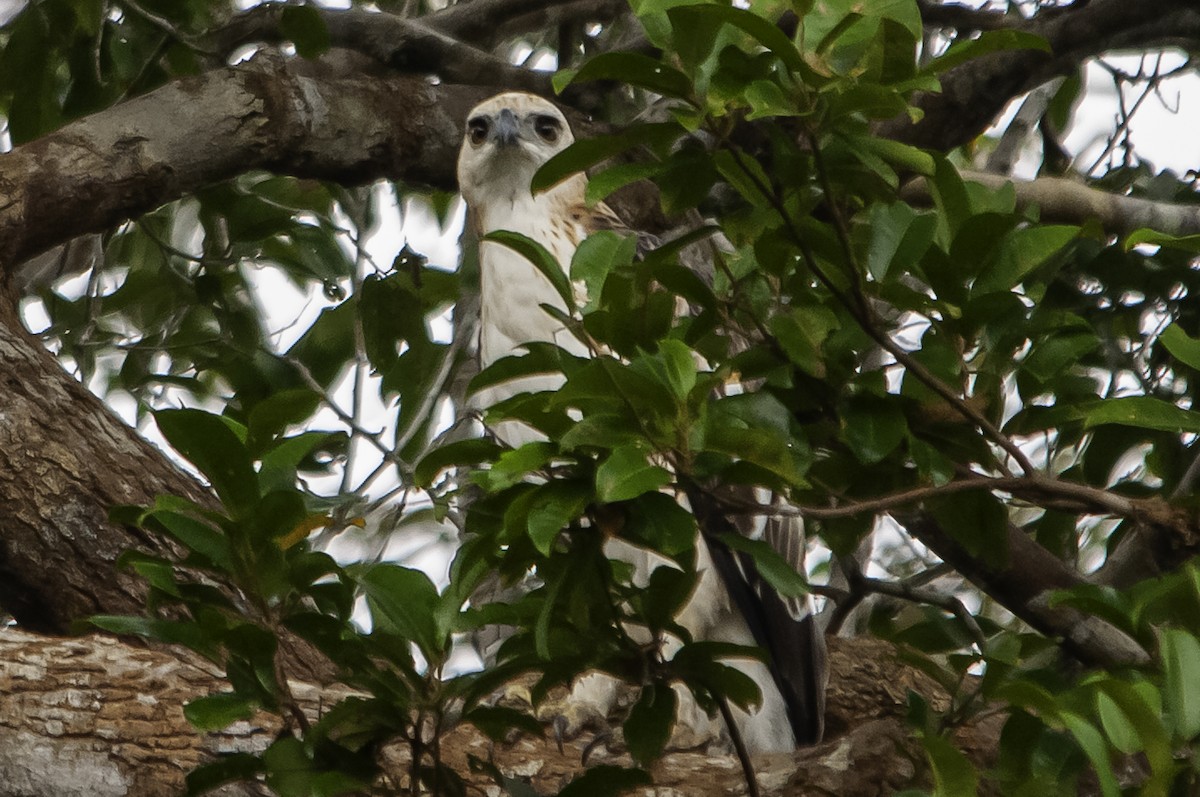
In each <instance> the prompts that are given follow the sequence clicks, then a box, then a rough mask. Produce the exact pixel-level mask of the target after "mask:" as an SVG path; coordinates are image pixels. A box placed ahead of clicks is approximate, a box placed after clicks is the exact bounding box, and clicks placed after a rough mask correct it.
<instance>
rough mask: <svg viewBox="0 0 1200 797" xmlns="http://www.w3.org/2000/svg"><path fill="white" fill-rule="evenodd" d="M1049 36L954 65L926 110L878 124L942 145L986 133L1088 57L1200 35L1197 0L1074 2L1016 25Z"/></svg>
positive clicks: (906, 137) (891, 134) (924, 98)
mask: <svg viewBox="0 0 1200 797" xmlns="http://www.w3.org/2000/svg"><path fill="white" fill-rule="evenodd" d="M1014 28H1015V29H1018V30H1024V31H1027V32H1029V33H1033V34H1036V35H1038V36H1041V37H1042V38H1044V39H1045V40H1046V41H1047V42H1048V43H1049V45H1050V52H1049V53H1046V52H1042V51H1040V50H1015V51H1007V52H998V53H992V54H990V55H986V56H983V57H981V58H977V59H975V60H972V61H969V62H967V63H965V64H962V65H960V66H958V67H955V68H953V69H950V70H949V71H948V72H946V73H945V74H943V75H942V76H941V82H942V91H941V92H940V93H937V94H929V93H925V94H920V95H918V96H917V97H916V98H915V104H916V105H917V107H918V108H920V109H921V111H922V112H923V113H924V117H923V118H922V119H921V120H920V121H919V122H916V123H913V122H912V121H911V120H910V119H909V117H908V116H907V115H905V116H903V117H898V118H896V119H893V120H891V121H889V122H886V123H884V124H882V125H880V126H879V128H878V129H877V132H878V133H879V134H880V135H882V136H884V137H885V138H894V139H897V140H900V141H905V142H907V143H909V144H915V145H917V146H920V147H925V148H928V149H932V150H938V151H941V152H945V151H947V150H950V149H953V148H954V147H956V146H959V145H961V144H964V143H966V142H968V141H970V140H971V139H973V138H974V137H975V136H977V135H979V134H980V133H982V132H983V131H984V130H985V129H987V126H988V125H989V124H991V122H992V120H993V119H994V118H995V117H996V115H997V114H998V113H999V112H1000V111H1001V110H1002V109H1003V108H1004V106H1005V104H1007V103H1008V101H1009V100H1011V99H1012V98H1013V97H1016V96H1018V95H1019V94H1021V93H1023V92H1026V91H1029V90H1030V89H1032V88H1033V87H1034V86H1037V85H1039V84H1041V83H1043V82H1045V81H1047V80H1049V79H1050V78H1053V77H1056V76H1059V75H1067V74H1070V73H1072V72H1074V71H1075V70H1076V69H1078V68H1079V64H1081V63H1082V62H1083V61H1084V60H1085V59H1086V58H1088V57H1090V56H1095V55H1100V54H1102V53H1105V52H1112V51H1115V50H1124V49H1138V50H1145V49H1151V48H1155V47H1170V46H1181V45H1185V44H1190V45H1192V46H1194V45H1195V44H1196V42H1197V41H1200V7H1198V6H1197V5H1196V4H1195V3H1194V2H1192V0H1139V2H1136V3H1131V2H1128V0H1092V1H1091V2H1077V3H1075V4H1074V5H1072V6H1071V7H1070V8H1069V10H1064V11H1062V12H1060V13H1055V14H1049V15H1048V14H1039V15H1038V16H1036V17H1034V18H1033V19H1031V20H1029V21H1028V22H1025V23H1024V24H1020V25H1016V26H1014Z"/></svg>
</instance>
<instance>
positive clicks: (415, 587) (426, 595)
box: [360, 563, 447, 662]
mask: <svg viewBox="0 0 1200 797" xmlns="http://www.w3.org/2000/svg"><path fill="white" fill-rule="evenodd" d="M360 583H361V584H362V587H363V592H364V593H365V594H366V597H367V605H368V606H369V607H370V609H371V619H372V620H373V621H374V623H375V628H377V629H380V630H383V631H387V632H389V633H393V634H397V635H399V636H401V637H403V638H404V639H408V640H411V641H412V642H415V643H416V644H417V647H419V648H420V649H421V653H422V654H423V655H424V656H425V658H426V659H427V660H428V661H430V662H437V661H441V660H442V658H443V657H444V655H445V647H446V644H447V639H446V636H445V630H444V629H439V628H438V627H437V623H436V620H435V616H434V612H435V610H436V609H437V607H438V592H437V587H435V586H434V585H433V582H432V581H430V580H429V576H427V575H425V574H424V573H422V572H421V571H420V570H414V569H412V568H409V567H400V566H399V565H393V564H387V563H383V564H377V565H372V566H370V567H369V568H367V570H366V572H365V573H364V574H363V576H362V578H361V579H360Z"/></svg>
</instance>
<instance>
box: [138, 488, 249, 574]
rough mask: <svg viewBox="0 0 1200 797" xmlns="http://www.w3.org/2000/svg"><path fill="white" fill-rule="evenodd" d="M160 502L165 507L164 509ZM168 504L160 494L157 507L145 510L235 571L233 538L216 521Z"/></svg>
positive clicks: (189, 544)
mask: <svg viewBox="0 0 1200 797" xmlns="http://www.w3.org/2000/svg"><path fill="white" fill-rule="evenodd" d="M160 506H163V508H161V509H160V508H159V507H160ZM168 506H169V504H167V505H164V504H163V502H162V500H161V497H160V499H158V500H157V501H156V503H155V506H154V508H152V509H151V510H150V511H149V512H147V513H146V514H145V519H147V520H149V519H153V520H154V521H156V522H158V523H160V524H162V527H163V528H164V529H166V531H167V533H168V534H170V535H171V536H172V537H174V538H175V539H177V540H179V542H181V543H183V544H184V545H185V546H186V547H187V548H188V549H189V550H191V551H195V552H196V553H198V554H200V555H201V556H203V557H204V558H206V559H208V560H209V561H210V562H212V563H213V565H215V566H216V567H219V568H221V569H222V570H224V571H225V572H231V571H232V569H233V558H232V554H231V551H230V547H229V538H228V537H226V536H225V534H224V533H223V532H222V531H221V530H219V529H217V528H214V527H213V526H212V525H210V524H208V523H205V522H204V521H202V520H199V519H197V518H195V517H193V516H191V515H188V514H184V513H182V512H178V511H175V510H174V509H172V508H167V507H168Z"/></svg>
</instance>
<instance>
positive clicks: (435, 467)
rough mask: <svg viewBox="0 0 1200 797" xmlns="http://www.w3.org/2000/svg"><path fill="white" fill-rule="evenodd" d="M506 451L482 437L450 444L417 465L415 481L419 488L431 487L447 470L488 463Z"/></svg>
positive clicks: (438, 449)
mask: <svg viewBox="0 0 1200 797" xmlns="http://www.w3.org/2000/svg"><path fill="white" fill-rule="evenodd" d="M504 450H505V448H504V446H501V445H497V444H496V443H495V442H493V441H491V440H487V439H485V438H482V437H477V438H471V439H469V440H458V441H456V442H453V443H449V444H448V445H444V446H442V447H441V448H437V449H434V450H433V451H431V452H429V454H427V455H426V456H425V457H424V458H423V459H422V460H421V461H420V462H418V463H417V467H416V468H415V469H414V470H413V481H414V482H415V483H416V485H417V486H418V487H429V486H430V485H432V484H433V480H434V479H435V478H436V477H437V475H438V474H439V473H441V472H442V471H443V470H445V469H446V468H450V467H454V466H455V465H476V464H478V463H480V462H487V461H489V460H492V459H495V458H496V456H497V455H498V454H499V453H500V452H502V451H504Z"/></svg>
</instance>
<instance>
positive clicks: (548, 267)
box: [483, 230, 576, 313]
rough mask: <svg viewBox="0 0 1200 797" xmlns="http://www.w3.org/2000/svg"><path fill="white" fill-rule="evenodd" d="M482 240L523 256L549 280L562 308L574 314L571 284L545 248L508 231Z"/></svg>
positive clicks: (488, 235)
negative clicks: (561, 301)
mask: <svg viewBox="0 0 1200 797" xmlns="http://www.w3.org/2000/svg"><path fill="white" fill-rule="evenodd" d="M483 240H485V241H493V242H495V243H498V244H501V245H503V246H507V247H508V248H509V249H511V250H513V251H514V252H516V253H517V254H519V255H521V256H523V257H524V258H525V259H526V260H528V261H529V262H530V263H531V264H533V267H534V268H536V269H537V270H538V271H540V272H541V273H542V276H544V277H545V278H546V279H547V280H549V282H550V284H551V285H552V286H553V287H554V290H555V291H557V292H558V295H559V298H561V299H562V300H563V306H564V307H567V308H568V309H569V310H570V311H571V312H572V313H573V312H575V309H576V308H575V291H574V290H573V289H572V288H571V282H570V280H568V279H567V275H566V272H564V271H563V266H562V264H560V263H559V262H558V261H557V260H555V259H554V255H552V254H550V252H548V251H547V250H546V247H544V246H542V245H541V244H540V243H538V242H537V241H535V240H533V239H532V238H530V237H528V236H526V235H521V234H520V233H518V232H509V231H508V230H497V231H495V232H490V233H488V234H487V235H485V236H483Z"/></svg>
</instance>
